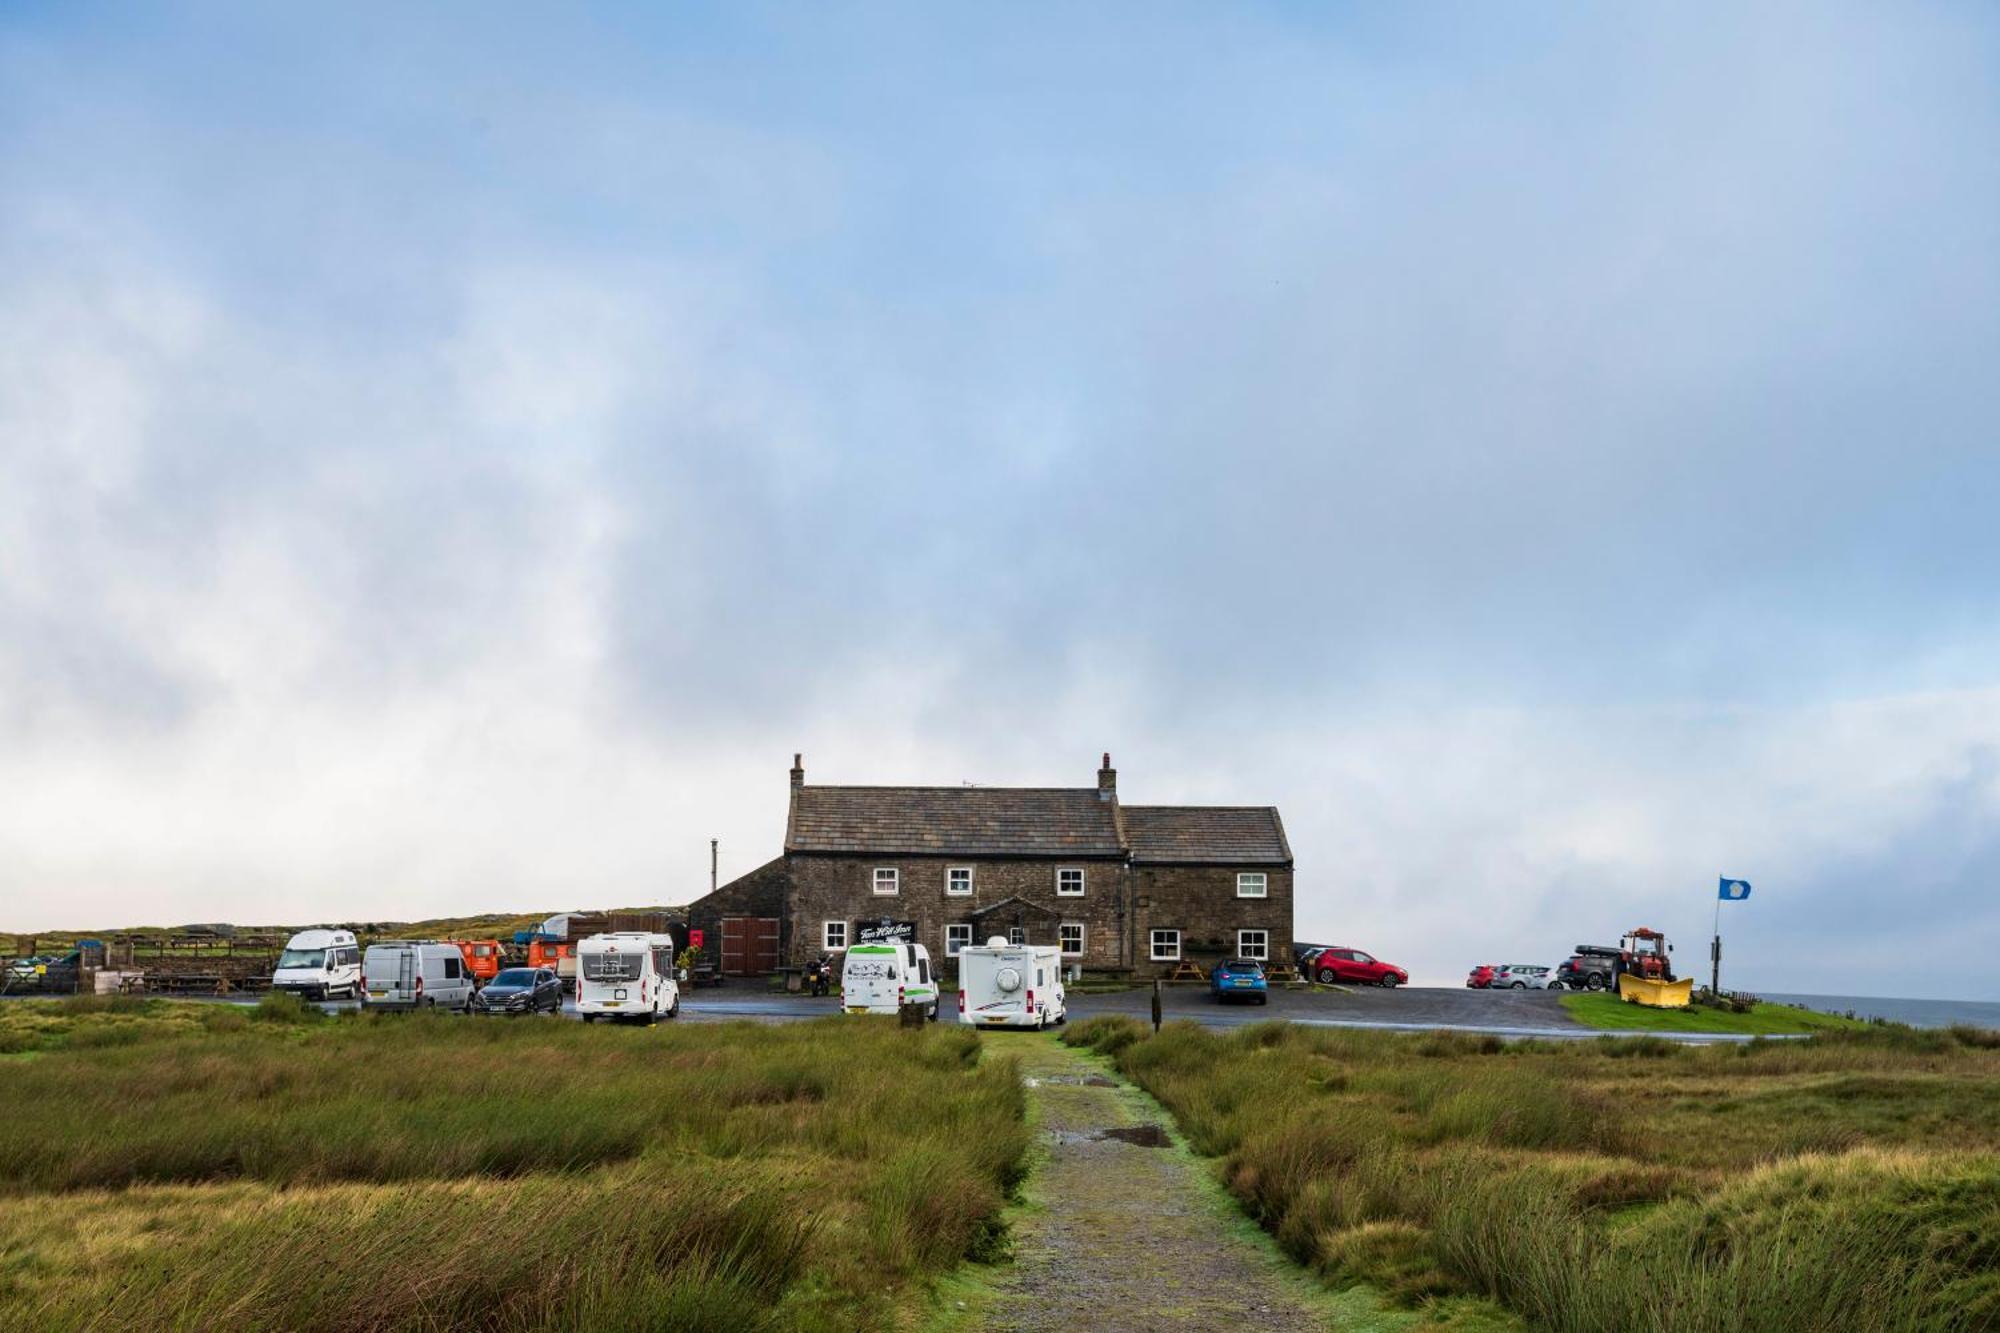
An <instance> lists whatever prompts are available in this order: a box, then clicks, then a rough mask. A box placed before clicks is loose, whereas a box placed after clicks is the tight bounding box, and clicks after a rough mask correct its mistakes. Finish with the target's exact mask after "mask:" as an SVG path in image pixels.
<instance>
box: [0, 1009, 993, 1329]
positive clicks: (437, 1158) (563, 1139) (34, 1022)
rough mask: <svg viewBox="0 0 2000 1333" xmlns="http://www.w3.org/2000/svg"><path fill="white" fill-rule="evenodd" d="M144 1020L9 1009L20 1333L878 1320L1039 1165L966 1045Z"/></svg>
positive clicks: (482, 1024)
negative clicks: (1029, 1158) (45, 1331)
mask: <svg viewBox="0 0 2000 1333" xmlns="http://www.w3.org/2000/svg"><path fill="white" fill-rule="evenodd" d="M136 1003H137V1005H138V1006H139V1007H134V1006H133V1005H132V1004H123V1005H114V1006H102V1005H92V1004H82V1003H77V1002H67V1003H63V1004H55V1003H49V1002H34V1009H35V1010H39V1011H40V1012H16V1011H23V1010H27V1009H28V1007H29V1006H28V1003H27V1002H21V1003H17V1004H10V1005H8V1006H5V1007H4V1008H0V1033H12V1034H14V1035H15V1037H16V1038H17V1040H16V1043H15V1045H16V1047H17V1049H18V1050H20V1051H21V1052H23V1053H21V1054H17V1055H15V1056H13V1057H7V1058H0V1078H4V1080H5V1088H6V1093H7V1099H8V1104H9V1107H10V1109H12V1110H14V1111H15V1112H16V1114H13V1115H10V1116H7V1117H4V1118H0V1317H6V1316H12V1319H11V1320H10V1322H19V1323H22V1324H24V1325H27V1326H34V1327H38V1328H74V1327H82V1326H86V1325H89V1326H116V1325H121V1324H122V1325H128V1326H133V1327H147V1328H150V1327H185V1328H208V1327H220V1326H225V1325H229V1326H245V1327H251V1328H285V1329H292V1328H329V1329H331V1328H340V1329H354V1328H384V1329H386V1328H489V1329H514V1328H530V1327H535V1328H540V1327H578V1328H581V1327H585V1326H590V1327H599V1328H604V1327H635V1328H636V1327H661V1328H693V1327H728V1328H788V1327H800V1326H805V1325H808V1324H809V1325H811V1326H814V1327H819V1328H834V1329H839V1328H861V1327H872V1326H877V1325H878V1324H879V1320H880V1313H881V1302H882V1301H883V1300H884V1299H885V1298H889V1297H893V1293H894V1291H895V1290H896V1288H897V1286H898V1284H901V1283H903V1282H906V1281H910V1280H916V1279H921V1278H923V1277H925V1276H927V1275H929V1274H933V1273H936V1272H938V1271H940V1270H942V1269H944V1268H948V1267H950V1266H951V1265H953V1264H955V1263H957V1262H959V1261H960V1260H961V1259H963V1258H965V1257H967V1256H968V1255H972V1254H977V1253H979V1252H982V1251H983V1250H984V1249H988V1248H991V1247H992V1245H993V1235H992V1231H993V1227H994V1225H995V1223H996V1219H997V1218H998V1216H999V1213H1000V1208H1001V1205H1002V1203H1003V1200H1004V1198H1005V1196H1006V1194H1007V1193H1008V1192H1009V1191H1010V1190H1011V1189H1012V1188H1013V1186H1014V1185H1015V1184H1016V1183H1017V1182H1018V1180H1019V1176H1020V1173H1021V1171H1022V1170H1023V1169H1024V1165H1023V1164H1024V1161H1025V1155H1026V1148H1027V1142H1028V1135H1027V1130H1026V1127H1025V1119H1024V1115H1025V1112H1024V1103H1023V1097H1022V1090H1021V1087H1020V1081H1019V1078H1018V1076H1017V1074H1016V1072H1015V1070H1014V1068H1013V1063H1012V1061H1010V1060H1005V1059H998V1060H985V1061H982V1060H981V1059H980V1045H979V1041H978V1038H977V1035H976V1034H973V1033H969V1032H965V1031H962V1030H959V1029H956V1028H942V1029H938V1028H933V1029H929V1030H927V1031H918V1032H904V1031H899V1030H897V1028H896V1026H895V1024H894V1023H893V1022H891V1021H888V1020H882V1021H876V1020H867V1019H831V1020H826V1021H822V1022H816V1023H807V1024H796V1025H784V1026H766V1025H755V1024H729V1025H719V1024H718V1025H700V1026H697V1025H692V1024H690V1025H687V1026H684V1027H682V1026H671V1025H670V1026H667V1027H664V1028H659V1029H637V1028H609V1027H603V1026H598V1027H586V1026H585V1025H582V1024H577V1023H565V1022H558V1021H553V1020H546V1019H528V1020H519V1021H509V1020H468V1019H459V1018H451V1017H446V1016H437V1017H433V1016H431V1015H428V1014H416V1015H400V1016H386V1015H385V1016H374V1015H371V1016H367V1017H344V1018H339V1019H334V1018H326V1017H321V1016H318V1015H317V1011H315V1010H312V1009H311V1008H310V1007H308V1008H307V1009H306V1010H305V1012H304V1014H301V1013H299V1012H297V1011H295V1009H293V1008H290V1007H287V1006H285V1005H284V1004H282V1003H274V1004H271V1005H270V1006H268V1007H264V1006H260V1007H259V1008H258V1009H256V1010H248V1011H246V1010H242V1009H221V1008H219V1007H216V1006H202V1005H187V1004H175V1003H171V1002H161V1001H142V1002H136ZM308 1015H310V1016H308ZM110 1032H116V1033H119V1034H120V1035H119V1036H118V1037H116V1038H115V1039H107V1038H106V1037H105V1036H104V1035H103V1034H105V1033H110ZM22 1034H30V1035H31V1036H32V1044H24V1043H25V1040H26V1039H25V1038H22Z"/></svg>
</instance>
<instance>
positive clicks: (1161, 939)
mask: <svg viewBox="0 0 2000 1333" xmlns="http://www.w3.org/2000/svg"><path fill="white" fill-rule="evenodd" d="M1180 960H1181V933H1180V932H1179V931H1178V930H1156V931H1154V932H1153V961H1154V962H1156V963H1178V962H1179V961H1180Z"/></svg>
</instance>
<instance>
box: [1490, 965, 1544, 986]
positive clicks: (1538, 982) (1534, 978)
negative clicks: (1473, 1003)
mask: <svg viewBox="0 0 2000 1333" xmlns="http://www.w3.org/2000/svg"><path fill="white" fill-rule="evenodd" d="M1553 971H1555V969H1554V968H1552V967H1541V966H1538V965H1537V964H1534V963H1508V964H1507V965H1505V966H1504V967H1500V968H1497V969H1495V970H1494V973H1493V981H1492V984H1491V985H1489V986H1488V987H1487V989H1488V990H1547V989H1548V988H1549V973H1551V972H1553Z"/></svg>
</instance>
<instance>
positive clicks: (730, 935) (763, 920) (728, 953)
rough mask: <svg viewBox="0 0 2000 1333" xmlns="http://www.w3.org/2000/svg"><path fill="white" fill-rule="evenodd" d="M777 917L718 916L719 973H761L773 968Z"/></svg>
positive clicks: (758, 974)
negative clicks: (720, 921) (720, 952)
mask: <svg viewBox="0 0 2000 1333" xmlns="http://www.w3.org/2000/svg"><path fill="white" fill-rule="evenodd" d="M777 966H778V918H776V917H774V916H726V917H724V918H722V974H723V975H724V976H726V977H761V976H765V975H767V974H768V973H770V972H773V971H775V970H777Z"/></svg>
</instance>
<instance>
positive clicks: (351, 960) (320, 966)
mask: <svg viewBox="0 0 2000 1333" xmlns="http://www.w3.org/2000/svg"><path fill="white" fill-rule="evenodd" d="M271 989H272V990H274V991H290V992H291V993H292V994H294V995H296V996H298V997H299V998H300V999H304V1000H331V999H335V998H340V999H345V1000H351V999H353V998H354V997H355V996H357V995H359V994H361V946H360V945H358V944H356V943H355V942H354V932H353V931H351V930H302V931H300V932H299V933H298V934H296V935H294V936H292V938H291V939H289V940H287V941H286V942H285V951H284V952H283V953H281V954H279V955H278V966H277V967H276V969H274V970H273V971H272V973H271Z"/></svg>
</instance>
